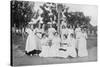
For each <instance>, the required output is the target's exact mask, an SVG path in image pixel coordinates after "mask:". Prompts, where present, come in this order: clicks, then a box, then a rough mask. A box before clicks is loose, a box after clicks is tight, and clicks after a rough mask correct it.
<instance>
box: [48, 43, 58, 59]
mask: <svg viewBox="0 0 100 67" xmlns="http://www.w3.org/2000/svg"><path fill="white" fill-rule="evenodd" d="M58 52H59V46H58V44H57V45H55V44H54V45H52V46H51V47H50V50H49V57H58Z"/></svg>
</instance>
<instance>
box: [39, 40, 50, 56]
mask: <svg viewBox="0 0 100 67" xmlns="http://www.w3.org/2000/svg"><path fill="white" fill-rule="evenodd" d="M41 45H42V50H41V53H40V54H39V56H40V57H48V56H49V50H50V47H49V46H48V38H45V39H41Z"/></svg>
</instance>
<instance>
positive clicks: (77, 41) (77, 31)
mask: <svg viewBox="0 0 100 67" xmlns="http://www.w3.org/2000/svg"><path fill="white" fill-rule="evenodd" d="M75 34H76V48H77V49H78V44H79V38H80V37H81V28H76V29H75Z"/></svg>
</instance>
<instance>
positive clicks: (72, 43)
mask: <svg viewBox="0 0 100 67" xmlns="http://www.w3.org/2000/svg"><path fill="white" fill-rule="evenodd" d="M69 41H70V45H69V47H67V49H68V51H67V53H68V55H69V56H71V57H76V56H77V53H76V50H75V44H76V40H75V39H74V38H71V39H70V40H69Z"/></svg>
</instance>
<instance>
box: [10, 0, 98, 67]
mask: <svg viewBox="0 0 100 67" xmlns="http://www.w3.org/2000/svg"><path fill="white" fill-rule="evenodd" d="M97 23H98V6H96V5H88V4H74V3H72V4H69V3H67V2H66V3H53V2H43V1H23V0H22V1H19V0H11V1H10V24H11V25H10V26H11V30H10V34H11V57H10V58H11V61H10V62H11V66H31V65H47V64H61V63H65V64H67V63H81V62H96V61H97V36H98V34H97V31H98V29H97V28H98V25H97Z"/></svg>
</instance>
